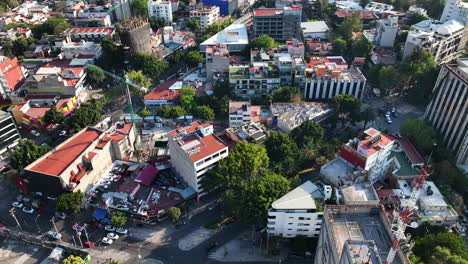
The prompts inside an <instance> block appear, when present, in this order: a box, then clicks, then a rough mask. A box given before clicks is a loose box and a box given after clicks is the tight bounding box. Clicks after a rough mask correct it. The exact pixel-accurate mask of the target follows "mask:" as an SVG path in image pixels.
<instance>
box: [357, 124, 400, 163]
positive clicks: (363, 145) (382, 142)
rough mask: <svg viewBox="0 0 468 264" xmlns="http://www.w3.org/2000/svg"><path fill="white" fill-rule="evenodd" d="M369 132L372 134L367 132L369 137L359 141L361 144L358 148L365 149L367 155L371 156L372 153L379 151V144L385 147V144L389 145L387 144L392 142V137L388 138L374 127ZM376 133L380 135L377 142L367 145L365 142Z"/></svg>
mask: <svg viewBox="0 0 468 264" xmlns="http://www.w3.org/2000/svg"><path fill="white" fill-rule="evenodd" d="M369 132H370V131H369ZM374 132H376V133H374ZM371 133H373V134H370V133H369V135H371V137H370V138H368V139H366V140H363V141H362V142H361V144H360V145H359V147H360V148H362V149H363V150H365V151H367V157H369V156H372V155H373V154H374V153H376V152H377V151H379V150H380V149H381V147H380V146H382V147H386V146H387V145H389V144H391V143H392V142H393V139H391V138H389V137H388V136H386V135H385V134H382V133H380V132H379V131H377V130H375V129H373V131H372V132H371ZM377 135H380V137H381V139H380V140H379V141H378V142H377V143H375V144H373V145H372V146H369V145H368V144H367V143H368V142H369V141H370V140H371V139H373V138H374V137H375V136H377Z"/></svg>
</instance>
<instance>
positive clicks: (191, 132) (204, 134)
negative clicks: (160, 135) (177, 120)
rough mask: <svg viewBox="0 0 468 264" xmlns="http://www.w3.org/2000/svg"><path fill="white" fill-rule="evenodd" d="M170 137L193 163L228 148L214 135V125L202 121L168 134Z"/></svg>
mask: <svg viewBox="0 0 468 264" xmlns="http://www.w3.org/2000/svg"><path fill="white" fill-rule="evenodd" d="M168 136H170V137H172V138H173V140H174V141H175V142H176V143H177V144H178V145H179V146H180V148H181V149H182V150H183V151H185V153H186V154H187V156H188V157H189V158H190V159H191V160H192V161H193V162H196V161H199V160H202V159H204V158H206V157H208V156H210V155H212V154H214V153H216V152H218V151H221V150H223V149H225V148H226V149H227V147H228V146H227V145H226V144H225V143H224V142H223V141H222V140H221V139H220V138H218V137H217V136H215V135H214V134H213V125H212V124H210V123H202V122H200V121H195V122H192V123H190V125H189V126H186V127H182V128H178V129H176V130H173V131H171V132H169V133H168Z"/></svg>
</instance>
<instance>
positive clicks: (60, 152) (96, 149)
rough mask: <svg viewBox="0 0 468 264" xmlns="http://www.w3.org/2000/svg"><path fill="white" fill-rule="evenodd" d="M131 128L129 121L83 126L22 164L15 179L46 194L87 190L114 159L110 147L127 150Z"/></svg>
mask: <svg viewBox="0 0 468 264" xmlns="http://www.w3.org/2000/svg"><path fill="white" fill-rule="evenodd" d="M132 129H133V126H132V125H131V124H125V125H122V126H120V127H117V128H116V129H115V131H113V130H112V131H113V132H112V131H111V132H104V131H102V130H99V129H96V128H92V127H87V128H84V129H83V130H81V131H80V132H78V133H77V134H75V135H73V136H72V137H70V138H68V139H67V140H66V141H64V142H63V143H61V144H60V145H58V146H57V147H55V148H54V149H52V150H51V151H50V152H48V153H47V154H45V155H44V156H42V157H40V158H39V159H37V160H36V161H34V162H33V163H31V164H30V165H28V166H27V167H26V168H24V170H23V173H22V174H21V178H20V179H18V181H19V182H18V183H19V185H20V188H22V189H23V190H25V191H30V192H43V193H46V194H48V195H59V194H61V193H63V192H67V191H68V192H75V191H78V190H79V191H81V192H86V191H89V189H91V187H92V185H93V184H95V183H96V182H97V181H98V180H99V179H100V177H101V176H102V175H103V174H104V172H105V171H106V170H107V169H108V168H109V167H110V166H111V165H112V161H113V160H115V159H116V157H117V156H116V153H115V152H114V149H118V151H119V154H121V153H120V152H122V153H125V154H128V153H129V151H131V148H132V144H133V141H134V136H133V133H132V132H133V131H132ZM132 137H133V138H132ZM122 141H127V143H126V144H122V143H121V142H122ZM124 148H125V151H124ZM125 156H128V155H125Z"/></svg>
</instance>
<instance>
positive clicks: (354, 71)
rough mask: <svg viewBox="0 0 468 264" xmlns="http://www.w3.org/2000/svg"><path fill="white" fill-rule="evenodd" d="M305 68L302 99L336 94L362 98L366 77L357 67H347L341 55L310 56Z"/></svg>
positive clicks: (324, 97) (327, 96)
mask: <svg viewBox="0 0 468 264" xmlns="http://www.w3.org/2000/svg"><path fill="white" fill-rule="evenodd" d="M307 66H308V68H306V69H305V77H306V78H305V86H303V88H302V89H303V90H302V96H303V97H304V99H313V100H316V99H329V98H332V97H333V96H335V95H338V94H348V95H352V96H354V97H356V98H362V96H363V95H364V91H365V89H366V85H367V79H366V77H364V75H363V74H362V72H361V70H359V68H355V67H351V68H349V69H348V65H347V64H346V61H345V60H344V59H343V57H341V56H330V57H312V58H311V59H310V63H308V64H307Z"/></svg>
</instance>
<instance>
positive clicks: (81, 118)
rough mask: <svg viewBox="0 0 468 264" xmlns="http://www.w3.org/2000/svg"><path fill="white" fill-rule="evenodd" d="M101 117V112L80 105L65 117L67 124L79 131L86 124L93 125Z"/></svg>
mask: <svg viewBox="0 0 468 264" xmlns="http://www.w3.org/2000/svg"><path fill="white" fill-rule="evenodd" d="M100 119H101V114H100V113H99V111H98V110H97V109H94V108H93V107H90V106H86V105H82V106H81V107H80V108H78V109H77V110H75V112H74V113H73V114H72V115H71V117H70V118H68V119H67V122H68V125H69V126H70V127H71V128H73V129H75V130H76V131H79V130H81V129H83V128H85V127H87V126H93V125H95V124H96V123H97V122H99V120H100Z"/></svg>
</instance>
